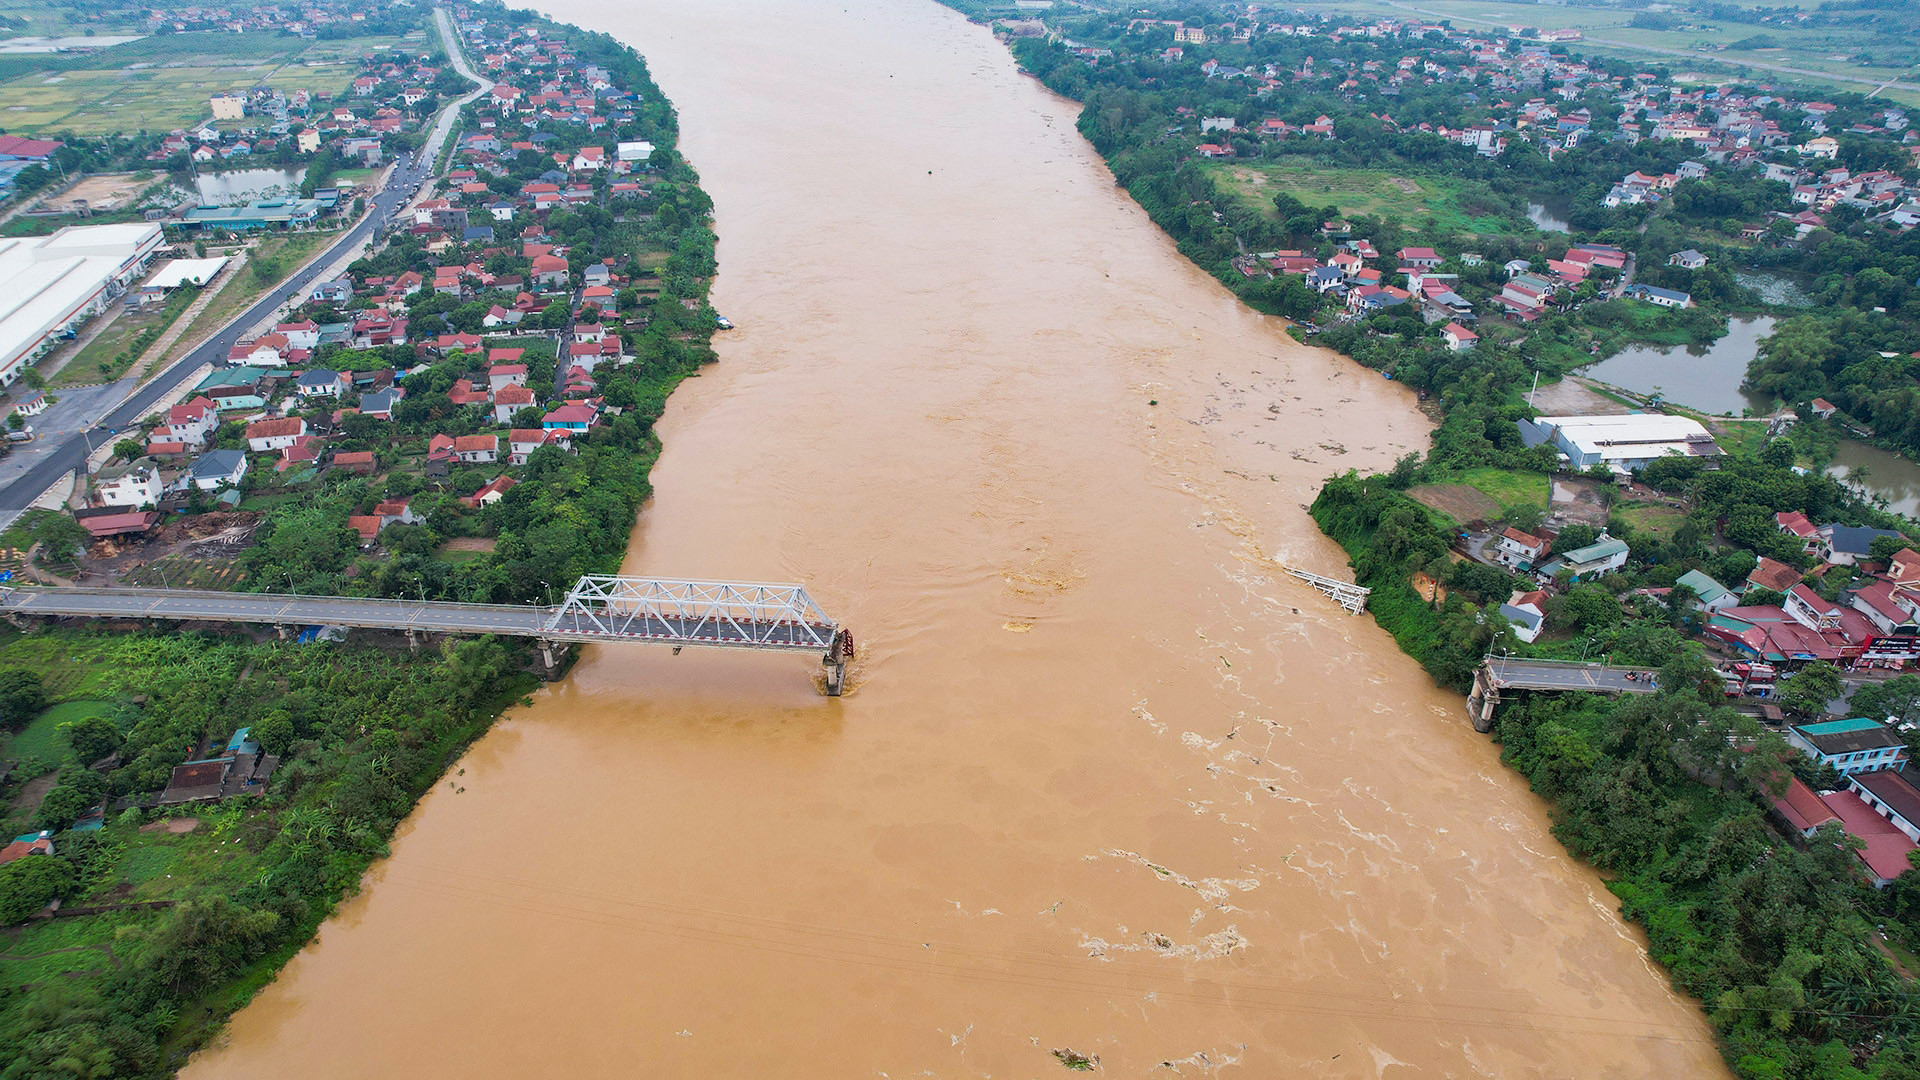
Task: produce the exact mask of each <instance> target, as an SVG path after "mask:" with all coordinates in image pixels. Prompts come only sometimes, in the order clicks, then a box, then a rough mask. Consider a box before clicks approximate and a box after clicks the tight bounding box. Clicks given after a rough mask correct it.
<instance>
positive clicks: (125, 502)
mask: <svg viewBox="0 0 1920 1080" xmlns="http://www.w3.org/2000/svg"><path fill="white" fill-rule="evenodd" d="M163 490H164V488H163V485H162V484H161V481H160V467H159V465H158V464H157V463H155V461H154V460H153V459H152V458H148V457H142V458H135V459H134V460H132V461H129V462H127V463H126V464H124V465H108V466H106V467H105V468H103V469H101V470H100V471H99V472H97V473H95V474H94V477H93V494H94V497H96V498H98V499H99V500H100V505H102V506H153V505H155V504H157V503H159V501H160V495H161V492H162V491H163Z"/></svg>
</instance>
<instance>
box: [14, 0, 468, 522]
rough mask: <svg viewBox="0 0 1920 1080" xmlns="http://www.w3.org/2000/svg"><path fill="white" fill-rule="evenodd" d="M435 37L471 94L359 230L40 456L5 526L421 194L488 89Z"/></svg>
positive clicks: (399, 164) (17, 484) (410, 157)
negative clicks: (461, 116)
mask: <svg viewBox="0 0 1920 1080" xmlns="http://www.w3.org/2000/svg"><path fill="white" fill-rule="evenodd" d="M436 15H437V16H438V18H439V21H440V25H441V33H442V35H443V37H444V38H445V39H446V45H447V50H448V55H450V56H452V57H454V58H455V59H454V70H456V71H458V72H460V73H461V74H462V75H465V76H467V77H468V78H470V79H472V80H473V81H474V82H475V83H477V84H479V88H477V89H475V90H474V91H473V94H470V95H467V96H466V97H462V98H460V99H458V100H455V101H453V102H450V103H449V104H448V105H447V107H446V109H444V110H442V114H441V116H440V118H439V120H438V122H437V123H436V125H435V127H434V129H433V134H432V137H431V138H429V139H428V140H427V142H426V144H425V145H424V146H423V147H422V148H421V150H420V153H419V154H418V155H417V156H416V155H414V154H410V153H404V152H403V153H402V154H401V155H400V156H399V157H398V158H396V159H395V162H394V167H393V168H392V169H391V170H390V171H389V172H388V173H387V179H386V183H385V184H384V185H383V186H382V187H381V189H380V191H379V192H378V193H377V194H376V195H374V197H373V207H372V209H371V212H369V213H368V214H367V215H366V217H364V218H363V219H361V221H360V223H359V224H358V225H355V226H354V227H353V228H351V229H349V230H347V232H345V233H344V234H342V235H341V237H340V239H338V240H336V241H335V242H334V243H333V246H331V247H329V248H328V249H327V250H326V252H325V253H324V254H322V255H321V256H320V257H318V258H316V259H314V260H313V261H311V262H309V263H308V264H307V266H306V268H305V269H303V270H301V271H300V272H299V273H298V274H296V275H294V276H293V277H291V278H289V279H287V280H286V281H285V282H283V283H282V284H280V285H279V286H277V287H275V288H274V289H273V290H271V291H270V292H268V293H267V294H266V295H264V296H262V297H261V298H260V299H259V300H258V301H256V302H255V303H254V304H253V306H252V307H249V308H248V309H247V310H245V311H243V312H241V313H240V315H239V316H238V317H237V318H235V319H234V320H233V321H232V322H230V323H228V324H227V325H226V327H225V328H224V329H222V330H221V331H220V333H218V334H216V335H214V337H213V338H211V339H210V340H208V341H206V342H205V343H203V344H202V345H201V346H200V347H199V348H197V349H195V350H193V351H192V352H190V353H188V354H187V355H186V356H183V357H181V358H180V359H179V360H177V361H175V362H174V363H173V364H172V365H171V366H170V367H167V368H166V369H164V370H162V371H161V372H160V373H159V374H158V375H155V376H154V377H153V378H151V379H149V380H148V381H147V382H146V384H145V385H143V386H141V387H140V388H139V389H138V390H135V391H134V392H133V394H131V395H130V396H129V397H128V398H127V399H126V400H125V401H123V402H121V403H120V404H119V405H118V406H116V407H114V408H113V409H111V410H110V411H108V412H107V413H106V414H105V415H104V416H102V417H101V418H100V419H99V420H98V421H97V422H96V424H95V426H94V427H93V428H92V429H90V430H87V431H76V432H73V433H71V434H69V435H67V436H65V440H64V441H63V442H62V443H61V445H60V446H59V447H58V449H56V450H54V451H53V452H52V453H44V454H42V456H41V460H40V462H39V463H38V464H36V465H35V466H34V467H33V468H32V469H30V470H28V471H27V472H26V473H24V474H22V475H21V476H20V477H19V478H18V479H16V480H14V481H13V482H12V483H11V484H8V485H7V486H6V487H5V488H0V516H4V517H6V518H11V517H12V516H14V515H15V514H17V513H18V512H19V511H21V510H24V509H26V507H27V506H28V505H29V504H31V503H32V502H33V500H35V499H37V498H39V497H40V494H41V493H42V492H44V491H46V490H47V488H49V487H51V486H52V485H53V482H54V481H55V480H58V479H59V478H60V477H61V476H62V475H64V474H66V473H68V472H72V471H73V470H74V469H77V468H80V467H82V463H83V462H84V461H85V460H86V457H87V455H88V453H89V452H90V450H89V447H99V446H101V445H103V444H104V443H107V442H111V441H112V440H113V439H114V438H115V437H116V436H117V435H118V433H119V432H120V431H121V430H122V429H123V428H126V427H127V426H128V425H130V424H132V423H133V422H134V421H136V420H138V419H140V418H141V417H143V416H145V415H147V414H148V413H150V412H152V411H153V409H154V407H155V406H156V405H157V404H158V403H159V402H161V401H163V400H166V398H167V397H168V395H170V394H172V393H174V392H175V391H176V390H178V389H179V387H180V384H181V383H182V382H184V381H185V380H186V378H187V376H189V375H191V374H192V373H193V372H194V371H195V370H197V369H198V368H199V367H200V365H202V364H213V365H214V366H216V367H221V366H225V364H226V361H227V351H228V349H229V348H231V347H232V345H233V343H234V342H235V341H236V340H238V339H239V336H240V334H241V332H242V331H243V330H244V329H245V328H246V327H249V326H252V325H253V324H254V323H257V322H259V321H260V320H262V319H264V318H266V317H267V316H268V315H269V314H270V313H272V312H273V311H274V309H276V308H278V307H279V306H280V305H282V304H284V303H286V302H287V301H288V300H290V299H292V298H293V297H294V296H295V295H298V294H299V293H301V292H302V291H303V290H305V289H306V288H308V287H309V286H311V285H313V284H315V279H317V278H318V277H319V276H320V275H321V274H322V273H324V272H325V271H326V270H327V268H328V267H330V266H332V265H333V264H334V263H335V262H337V261H338V260H339V259H340V258H341V257H342V256H344V255H345V254H347V253H348V252H350V251H352V250H354V249H355V248H356V247H358V246H359V245H361V244H363V243H365V242H366V241H367V240H368V238H370V237H372V236H373V235H374V233H375V231H377V230H378V229H380V228H381V227H383V226H385V225H386V224H387V223H388V222H389V221H391V220H392V219H393V218H394V216H395V214H396V212H397V211H399V210H400V209H401V208H402V207H404V206H405V205H406V204H407V202H408V200H410V199H411V198H412V197H413V196H414V194H415V193H416V192H417V191H418V190H419V188H420V186H421V184H423V183H425V182H426V180H427V179H428V177H429V176H430V174H431V173H432V171H433V164H434V161H435V160H436V159H437V157H438V154H439V150H440V147H441V146H442V145H443V144H444V143H445V141H446V139H447V135H448V132H449V131H451V129H452V126H453V118H454V116H455V115H456V114H457V113H458V112H459V109H460V106H461V105H462V104H464V103H465V102H466V101H468V100H471V98H472V97H473V96H474V95H477V94H479V93H481V92H482V90H484V89H485V87H486V83H485V82H484V81H483V80H481V79H480V78H479V77H478V76H477V75H475V74H474V72H473V69H472V68H470V67H468V66H467V63H466V59H465V57H464V56H462V55H461V53H460V50H459V47H458V43H457V41H456V40H455V38H454V35H453V33H452V26H451V24H450V23H449V22H448V20H447V17H446V14H445V11H444V9H442V10H440V11H437V12H436Z"/></svg>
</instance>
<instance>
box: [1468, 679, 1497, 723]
mask: <svg viewBox="0 0 1920 1080" xmlns="http://www.w3.org/2000/svg"><path fill="white" fill-rule="evenodd" d="M1499 704H1500V688H1499V687H1498V686H1495V685H1494V682H1493V679H1492V678H1491V677H1489V676H1488V674H1487V667H1486V665H1485V664H1482V665H1480V666H1479V667H1478V668H1475V669H1474V672H1473V692H1472V693H1470V694H1468V695H1467V715H1468V716H1469V717H1470V718H1471V719H1472V720H1473V730H1475V731H1478V732H1480V733H1482V734H1485V733H1486V732H1489V731H1492V730H1493V710H1494V709H1495V708H1497V707H1498V706H1499Z"/></svg>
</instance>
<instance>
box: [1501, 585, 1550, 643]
mask: <svg viewBox="0 0 1920 1080" xmlns="http://www.w3.org/2000/svg"><path fill="white" fill-rule="evenodd" d="M1500 614H1501V615H1503V616H1505V617H1506V620H1507V622H1508V623H1510V624H1511V625H1512V626H1513V636H1514V637H1517V638H1519V639H1520V640H1521V641H1524V642H1526V643H1528V644H1532V643H1533V642H1534V640H1535V639H1536V638H1538V637H1539V636H1540V632H1541V631H1542V630H1544V629H1546V626H1547V594H1546V593H1544V592H1541V591H1540V590H1538V589H1536V590H1534V591H1532V592H1516V593H1514V594H1513V595H1512V596H1511V597H1509V598H1508V599H1507V602H1506V603H1504V604H1501V605H1500Z"/></svg>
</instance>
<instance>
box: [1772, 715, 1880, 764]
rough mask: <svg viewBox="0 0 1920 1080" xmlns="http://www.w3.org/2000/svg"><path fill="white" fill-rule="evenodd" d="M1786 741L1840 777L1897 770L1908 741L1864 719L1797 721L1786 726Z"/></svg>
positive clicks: (1872, 721)
mask: <svg viewBox="0 0 1920 1080" xmlns="http://www.w3.org/2000/svg"><path fill="white" fill-rule="evenodd" d="M1787 741H1788V742H1789V743H1792V744H1793V745H1794V746H1795V747H1796V748H1797V749H1799V751H1800V752H1801V753H1803V754H1805V755H1806V756H1807V757H1809V758H1812V759H1813V760H1814V761H1815V762H1816V763H1818V764H1821V765H1831V766H1833V767H1834V768H1835V769H1837V770H1839V772H1840V774H1841V775H1842V776H1850V775H1852V774H1854V773H1859V772H1871V771H1873V770H1875V769H1896V768H1899V767H1900V766H1901V765H1903V764H1904V763H1905V762H1906V760H1907V744H1906V742H1905V741H1904V740H1902V739H1901V738H1900V736H1899V735H1898V734H1897V733H1895V732H1894V731H1892V730H1891V729H1889V728H1888V727H1887V726H1886V725H1884V724H1882V723H1880V722H1878V721H1876V720H1868V719H1865V718H1859V717H1856V718H1854V719H1851V720H1828V721H1824V722H1822V723H1817V724H1799V725H1795V726H1792V727H1789V728H1788V729H1787Z"/></svg>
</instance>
